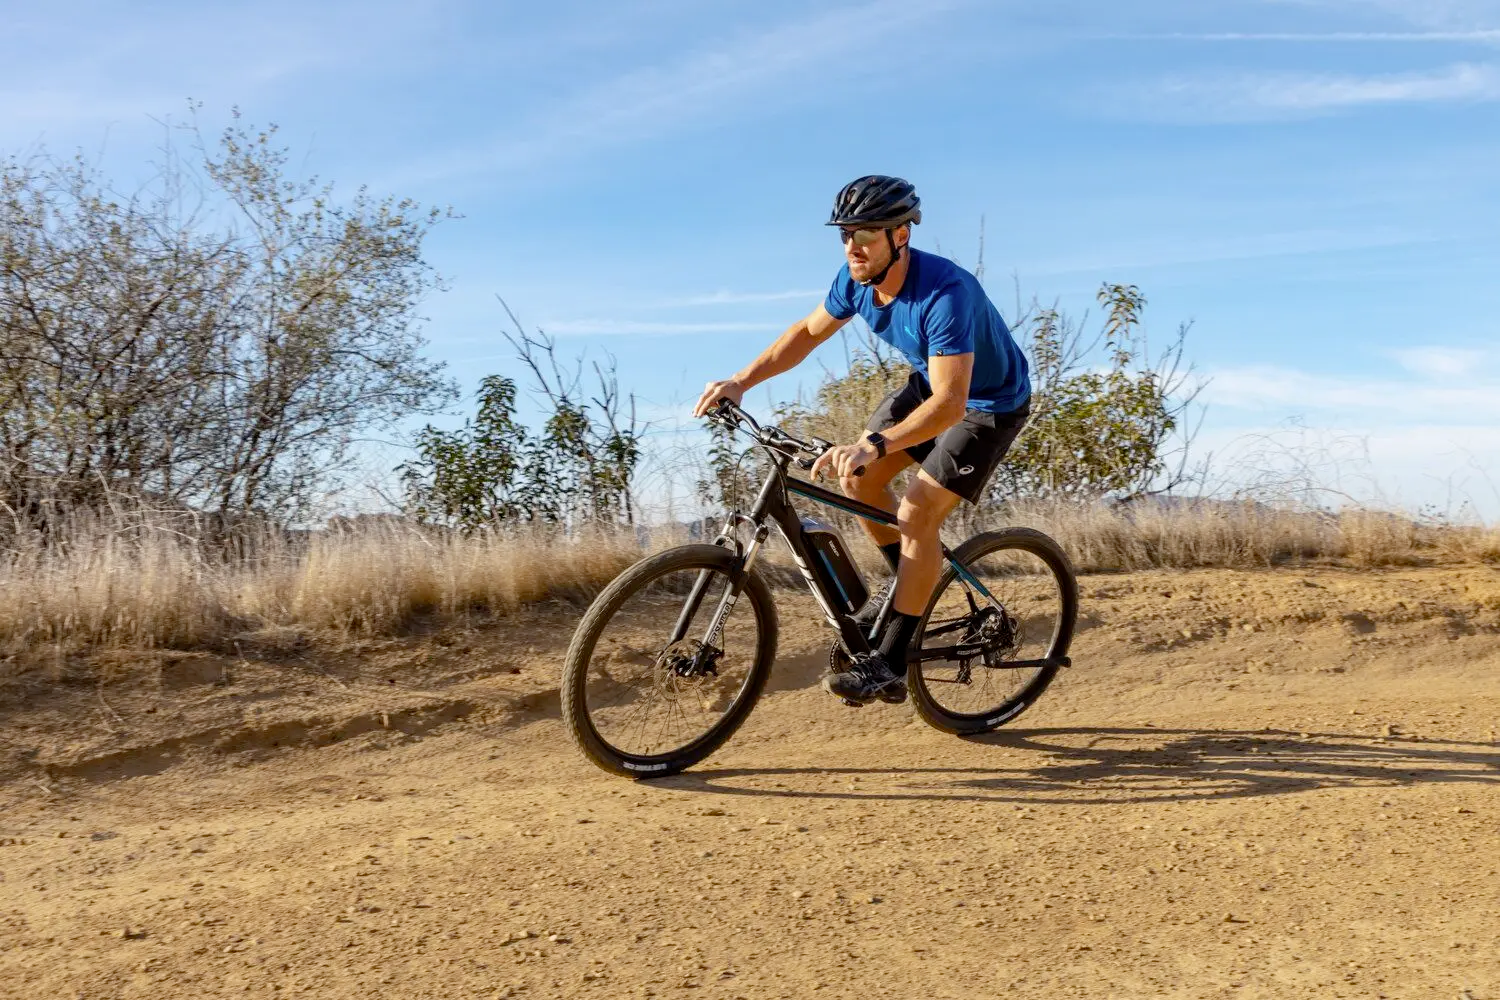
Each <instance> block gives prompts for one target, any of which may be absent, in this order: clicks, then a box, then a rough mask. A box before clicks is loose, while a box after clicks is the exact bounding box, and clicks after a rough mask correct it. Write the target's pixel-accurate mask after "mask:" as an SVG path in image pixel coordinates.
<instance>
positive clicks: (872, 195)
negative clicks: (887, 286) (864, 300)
mask: <svg viewBox="0 0 1500 1000" xmlns="http://www.w3.org/2000/svg"><path fill="white" fill-rule="evenodd" d="M921 221H922V199H921V198H918V197H917V189H916V188H914V187H912V185H911V182H910V181H905V180H902V179H901V178H900V177H887V176H886V175H885V174H870V175H869V176H866V177H860V178H857V179H856V180H852V181H850V182H849V183H848V184H845V185H844V187H843V190H841V191H840V192H839V193H838V195H837V197H835V198H834V199H833V214H832V215H830V216H829V217H828V222H827V223H826V224H827V225H830V226H860V227H861V228H869V229H884V230H885V242H886V245H887V246H888V247H890V248H891V260H890V263H888V264H886V265H885V267H883V268H881V269H880V272H879V273H878V274H873V275H871V276H870V277H869V278H866V279H865V280H864V281H861V282H860V284H861V285H878V284H880V283H881V282H882V281H884V280H885V276H886V275H888V274H890V273H891V268H893V267H895V266H896V261H898V260H900V259H901V250H900V248H899V247H897V246H896V238H895V237H894V236H892V235H891V230H893V229H898V228H900V227H901V226H905V225H907V224H911V225H916V224H917V223H919V222H921Z"/></svg>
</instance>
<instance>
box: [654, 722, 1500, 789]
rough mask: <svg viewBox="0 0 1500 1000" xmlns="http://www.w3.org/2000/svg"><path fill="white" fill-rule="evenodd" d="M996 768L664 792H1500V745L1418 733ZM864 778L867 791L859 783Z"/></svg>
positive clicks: (1151, 746) (1112, 745)
mask: <svg viewBox="0 0 1500 1000" xmlns="http://www.w3.org/2000/svg"><path fill="white" fill-rule="evenodd" d="M969 742H970V743H972V744H979V745H983V746H988V747H993V748H995V749H996V750H999V749H1001V748H1003V749H1004V750H1005V751H1006V752H1005V753H1004V754H1003V755H1002V754H994V755H993V756H994V757H995V763H994V764H993V765H991V766H987V767H923V766H920V765H918V766H912V767H903V766H900V765H895V766H892V767H889V768H850V767H804V768H713V767H701V768H698V769H695V770H693V771H689V772H686V773H684V774H680V775H677V776H675V777H672V778H664V779H661V780H660V781H659V782H653V784H662V785H666V786H668V787H672V788H678V789H683V790H689V791H691V790H699V791H713V792H720V793H726V794H731V795H755V796H789V797H798V798H826V799H870V800H881V799H886V800H922V799H933V800H962V801H969V802H1028V801H1037V802H1048V803H1076V804H1101V803H1119V802H1170V801H1183V800H1192V799H1233V798H1245V797H1250V796H1257V795H1280V794H1285V793H1289V792H1303V791H1311V790H1314V789H1319V788H1355V787H1399V786H1413V785H1436V784H1467V785H1500V746H1496V745H1495V744H1492V743H1472V742H1460V741H1453V740H1423V739H1417V738H1414V737H1407V736H1392V737H1376V736H1367V735H1351V734H1344V733H1285V732H1267V731H1259V732H1251V731H1242V730H1213V729H1155V728H1146V727H1142V728H1132V729H1125V728H1117V729H1116V728H1110V729H1106V728H1083V729H1065V728H1048V729H1030V730H1027V729H1017V730H1011V731H1008V732H999V733H991V734H987V735H984V736H977V737H970V738H969ZM854 777H858V778H859V779H860V782H861V785H862V787H855V786H853V785H852V783H851V782H850V779H851V778H854Z"/></svg>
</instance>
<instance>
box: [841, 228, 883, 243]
mask: <svg viewBox="0 0 1500 1000" xmlns="http://www.w3.org/2000/svg"><path fill="white" fill-rule="evenodd" d="M884 233H885V230H884V229H840V230H839V241H840V242H841V243H843V244H845V245H846V246H847V245H848V243H849V241H850V240H853V241H854V245H855V246H857V247H867V246H869V245H870V244H871V243H874V242H876V241H877V240H879V239H880V237H881V235H882V234H884Z"/></svg>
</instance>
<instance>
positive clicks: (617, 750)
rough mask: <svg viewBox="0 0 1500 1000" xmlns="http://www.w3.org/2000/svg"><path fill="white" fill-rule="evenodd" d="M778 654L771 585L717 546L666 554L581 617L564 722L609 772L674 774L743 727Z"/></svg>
mask: <svg viewBox="0 0 1500 1000" xmlns="http://www.w3.org/2000/svg"><path fill="white" fill-rule="evenodd" d="M716 622H717V623H718V624H717V625H716V624H715V623H716ZM775 659H776V606H775V603H774V602H773V601H772V599H771V591H770V589H769V588H768V587H767V586H766V584H765V581H764V580H762V579H761V578H760V577H759V576H757V575H756V574H754V573H753V572H752V573H746V572H745V571H744V569H743V567H742V566H741V564H740V558H739V556H738V555H736V554H735V553H734V552H731V551H730V550H728V549H725V548H723V547H721V546H717V545H684V546H682V547H680V548H675V549H668V550H667V551H665V552H660V553H657V554H656V555H654V556H650V557H649V558H646V559H643V560H641V561H640V562H638V563H636V564H635V565H634V566H632V567H630V568H629V569H627V570H626V571H625V572H624V573H621V574H620V575H619V576H618V577H616V578H615V580H614V582H612V583H611V584H610V585H609V586H608V587H606V588H604V591H603V592H602V593H601V594H600V595H599V596H598V598H596V599H595V601H594V603H593V604H592V605H591V606H590V607H589V609H588V611H587V613H585V614H584V616H583V620H582V621H581V622H579V624H578V631H577V632H575V633H574V635H573V642H572V644H571V645H569V647H568V659H567V665H566V666H565V667H564V669H563V680H562V714H563V719H564V720H565V721H566V723H567V726H568V732H569V734H570V735H571V736H572V738H573V741H574V742H575V743H576V744H577V745H578V747H579V749H581V750H582V751H583V752H584V754H585V756H587V757H588V758H589V760H591V761H593V762H594V763H595V764H597V765H599V766H600V767H602V768H603V769H604V770H606V771H609V772H610V773H612V774H619V775H624V776H626V777H632V778H658V777H663V776H665V775H669V774H676V773H677V772H678V771H681V770H683V769H684V768H686V767H690V766H691V765H693V764H696V763H698V762H699V761H700V760H702V759H703V758H705V757H707V756H708V755H709V754H711V753H713V752H714V751H715V750H717V749H718V748H719V747H720V746H721V745H722V744H723V743H724V741H725V740H727V739H728V738H729V737H730V736H731V735H732V734H733V733H734V731H735V730H736V729H738V728H739V727H740V724H741V723H743V722H744V721H745V718H746V717H747V716H748V715H749V714H750V709H751V708H752V707H754V705H755V701H756V699H757V698H759V697H760V693H761V690H762V689H763V688H764V687H765V683H766V677H767V676H768V675H769V674H770V671H771V664H772V662H773V661H774V660H775Z"/></svg>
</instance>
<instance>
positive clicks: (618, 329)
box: [537, 319, 776, 336]
mask: <svg viewBox="0 0 1500 1000" xmlns="http://www.w3.org/2000/svg"><path fill="white" fill-rule="evenodd" d="M537 326H538V327H539V328H540V329H542V330H544V331H545V332H547V333H550V334H557V335H558V336H568V335H584V334H592V335H609V334H638V335H643V336H676V335H684V334H694V333H749V332H754V331H761V332H766V331H770V330H773V329H775V326H776V325H775V324H774V323H738V322H736V323H657V322H652V321H638V320H628V319H567V320H554V321H552V322H550V323H538V324H537Z"/></svg>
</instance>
